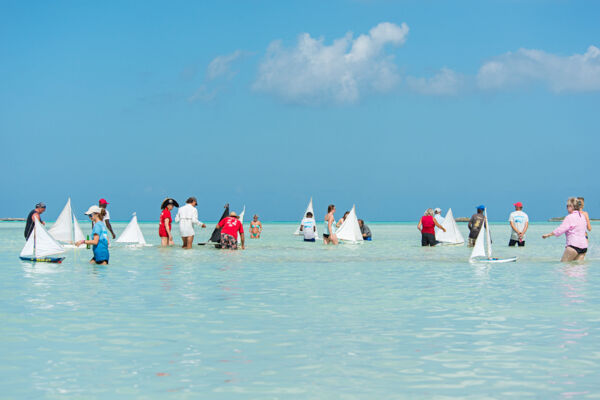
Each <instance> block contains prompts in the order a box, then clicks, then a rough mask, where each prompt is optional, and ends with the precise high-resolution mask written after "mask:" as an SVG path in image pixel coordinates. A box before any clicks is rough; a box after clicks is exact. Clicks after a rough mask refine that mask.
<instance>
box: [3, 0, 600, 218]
mask: <svg viewBox="0 0 600 400" xmlns="http://www.w3.org/2000/svg"><path fill="white" fill-rule="evenodd" d="M598 15H600V4H598V3H596V2H586V1H577V2H572V1H510V0H505V1H485V2H482V1H457V2H447V1H391V0H388V1H375V0H373V1H366V0H365V1H341V0H340V1H327V2H323V1H313V2H311V1H303V2H295V1H294V2H281V1H255V2H250V1H248V2H242V1H239V2H214V3H212V2H211V3H209V2H192V1H189V2H185V1H181V2H172V4H171V3H169V4H167V3H165V2H158V1H143V2H142V1H137V2H134V1H130V2H116V1H112V2H111V1H108V2H96V3H92V2H75V1H71V2H62V1H53V2H42V1H38V2H28V3H24V2H0V54H1V55H2V56H1V61H0V145H1V148H2V150H3V151H2V153H3V154H2V158H1V159H0V167H1V168H2V171H3V172H2V187H3V188H4V190H3V196H1V198H0V217H1V216H25V215H26V213H27V212H28V211H29V210H30V209H31V208H32V206H33V204H35V203H36V202H37V201H45V202H46V203H47V204H48V206H49V208H48V212H47V217H46V218H48V219H53V218H55V217H56V216H57V215H58V213H59V212H60V209H61V208H62V206H63V205H64V203H65V201H66V198H67V197H68V196H71V197H72V199H73V206H74V208H75V209H76V210H79V211H80V212H83V211H84V210H85V209H86V208H87V207H88V206H89V205H90V204H92V203H93V202H95V201H97V200H98V198H100V197H105V198H107V199H108V200H109V202H111V206H110V210H111V214H112V217H113V219H127V218H128V216H129V215H130V213H131V212H133V211H137V212H138V215H139V216H140V218H141V219H143V220H155V219H158V215H159V212H160V210H159V205H160V203H161V200H162V199H163V198H164V197H165V196H171V197H175V198H176V199H178V200H179V201H180V202H183V201H185V198H187V197H188V196H190V195H194V196H197V197H198V198H199V202H200V204H199V207H198V209H199V214H200V217H201V218H204V219H209V220H210V219H215V218H216V217H217V216H218V214H219V213H220V208H221V206H222V204H223V203H225V202H226V201H228V202H230V203H231V204H232V207H233V208H234V209H236V210H239V209H241V207H242V205H244V204H245V205H246V206H247V208H248V212H249V213H258V214H259V215H261V218H262V219H264V220H295V219H297V218H298V217H299V215H298V214H299V213H301V212H302V211H303V209H304V207H305V205H306V202H307V201H308V198H309V197H310V196H313V198H314V201H315V208H316V211H317V217H319V218H320V217H322V215H323V211H324V210H325V208H326V206H327V204H329V203H335V204H336V205H337V206H338V209H339V210H340V211H342V210H345V209H349V208H350V207H351V206H352V204H353V203H356V204H357V211H358V214H359V217H363V218H364V219H366V220H371V221H385V220H388V221H389V220H417V219H418V217H419V216H420V215H422V212H423V210H424V209H425V208H427V207H436V206H439V207H441V208H443V209H444V210H446V209H447V208H448V207H452V209H453V211H454V214H455V215H456V216H459V215H470V214H471V213H472V212H473V209H474V207H475V206H476V205H477V204H480V203H485V204H486V205H488V208H489V214H490V218H491V219H495V220H504V219H506V218H507V215H508V213H509V212H510V211H511V209H512V203H514V202H515V201H523V202H524V203H525V211H527V212H528V213H529V214H530V216H531V218H532V219H536V220H543V219H546V218H548V217H551V216H557V215H562V214H563V213H564V212H565V208H564V204H565V200H566V198H567V197H568V196H571V195H580V196H585V197H586V200H587V202H586V208H587V209H588V210H589V211H590V213H591V214H592V217H593V216H594V215H595V214H596V213H597V212H598V211H597V210H600V200H599V198H600V197H599V195H600V190H599V185H597V184H596V179H595V178H596V174H595V172H596V171H597V170H598V168H597V161H596V160H597V156H596V153H597V149H598V147H599V144H600V143H599V141H600V138H599V135H598V128H597V127H598V122H597V115H598V106H599V105H600V50H599V49H598V48H599V47H600V25H599V24H598V23H597V21H598Z"/></svg>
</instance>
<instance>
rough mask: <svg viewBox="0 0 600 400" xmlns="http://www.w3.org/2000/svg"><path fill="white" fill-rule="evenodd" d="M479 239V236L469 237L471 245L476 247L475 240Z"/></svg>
mask: <svg viewBox="0 0 600 400" xmlns="http://www.w3.org/2000/svg"><path fill="white" fill-rule="evenodd" d="M476 241H477V238H472V237H470V238H469V245H468V246H469V247H475V242H476Z"/></svg>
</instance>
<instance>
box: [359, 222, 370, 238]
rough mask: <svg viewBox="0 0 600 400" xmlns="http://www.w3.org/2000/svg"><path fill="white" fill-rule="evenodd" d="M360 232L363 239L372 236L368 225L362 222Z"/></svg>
mask: <svg viewBox="0 0 600 400" xmlns="http://www.w3.org/2000/svg"><path fill="white" fill-rule="evenodd" d="M360 234H361V235H362V237H363V240H371V238H372V236H371V229H369V227H368V226H367V225H365V223H364V222H363V223H362V224H361V225H360Z"/></svg>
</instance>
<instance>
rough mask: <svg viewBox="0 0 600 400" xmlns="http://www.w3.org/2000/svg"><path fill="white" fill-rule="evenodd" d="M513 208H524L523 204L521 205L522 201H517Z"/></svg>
mask: <svg viewBox="0 0 600 400" xmlns="http://www.w3.org/2000/svg"><path fill="white" fill-rule="evenodd" d="M513 206H515V207H523V203H521V202H520V201H517V202H516V203H515V204H513Z"/></svg>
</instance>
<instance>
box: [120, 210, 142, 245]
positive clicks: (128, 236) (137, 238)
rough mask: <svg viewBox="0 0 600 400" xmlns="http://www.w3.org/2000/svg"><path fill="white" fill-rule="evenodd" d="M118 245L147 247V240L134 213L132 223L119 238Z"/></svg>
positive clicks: (130, 222)
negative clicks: (127, 244)
mask: <svg viewBox="0 0 600 400" xmlns="http://www.w3.org/2000/svg"><path fill="white" fill-rule="evenodd" d="M117 242H118V243H129V244H134V245H140V246H147V244H146V240H145V239H144V234H143V233H142V230H141V229H140V225H139V224H138V220H137V215H136V214H135V213H133V216H132V217H131V221H129V224H127V226H126V227H125V230H124V231H123V233H121V235H120V236H119V237H118V238H117Z"/></svg>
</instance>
